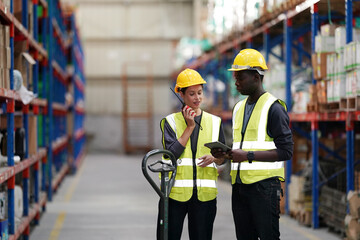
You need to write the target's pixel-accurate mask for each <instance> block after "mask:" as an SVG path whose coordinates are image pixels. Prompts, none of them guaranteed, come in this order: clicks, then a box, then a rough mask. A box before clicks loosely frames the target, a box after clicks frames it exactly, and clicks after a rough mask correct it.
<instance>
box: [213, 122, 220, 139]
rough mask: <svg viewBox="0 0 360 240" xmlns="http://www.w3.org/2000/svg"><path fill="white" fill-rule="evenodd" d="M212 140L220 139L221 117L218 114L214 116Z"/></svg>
mask: <svg viewBox="0 0 360 240" xmlns="http://www.w3.org/2000/svg"><path fill="white" fill-rule="evenodd" d="M212 125H213V130H212V141H213V142H215V141H217V140H219V132H220V118H218V117H216V116H212Z"/></svg>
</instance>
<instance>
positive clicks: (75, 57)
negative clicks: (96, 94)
mask: <svg viewBox="0 0 360 240" xmlns="http://www.w3.org/2000/svg"><path fill="white" fill-rule="evenodd" d="M66 22H67V31H68V35H69V39H70V40H69V55H68V72H70V73H71V74H70V75H71V77H70V79H69V80H70V82H71V84H70V88H69V92H70V93H71V96H72V97H71V100H70V102H71V103H72V104H71V107H70V111H69V112H68V116H67V117H68V134H69V138H70V143H71V144H70V145H69V146H70V148H69V153H70V154H71V159H72V166H71V167H72V168H73V169H74V170H75V171H76V170H77V169H78V168H79V166H80V164H81V162H82V160H83V157H84V153H85V129H84V120H85V109H84V106H85V105H84V102H85V84H86V79H85V72H84V61H83V59H84V51H83V48H82V45H81V41H80V35H79V29H78V28H77V26H76V22H75V15H74V12H73V11H72V10H71V9H69V10H68V12H67V13H66Z"/></svg>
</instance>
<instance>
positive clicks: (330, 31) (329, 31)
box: [320, 24, 339, 37]
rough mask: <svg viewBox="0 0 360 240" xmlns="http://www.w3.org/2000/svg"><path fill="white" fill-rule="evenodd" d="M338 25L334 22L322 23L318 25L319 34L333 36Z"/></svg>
mask: <svg viewBox="0 0 360 240" xmlns="http://www.w3.org/2000/svg"><path fill="white" fill-rule="evenodd" d="M337 27H339V25H336V24H324V25H322V26H321V27H320V33H321V36H327V37H330V36H335V29H336V28H337Z"/></svg>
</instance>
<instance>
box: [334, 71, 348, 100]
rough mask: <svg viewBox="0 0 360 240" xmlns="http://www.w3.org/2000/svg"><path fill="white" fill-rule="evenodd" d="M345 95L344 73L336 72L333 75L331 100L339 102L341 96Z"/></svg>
mask: <svg viewBox="0 0 360 240" xmlns="http://www.w3.org/2000/svg"><path fill="white" fill-rule="evenodd" d="M345 96H346V77H345V73H343V74H338V75H337V76H335V77H334V86H333V101H334V102H339V101H340V99H341V98H345Z"/></svg>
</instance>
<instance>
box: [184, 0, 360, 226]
mask: <svg viewBox="0 0 360 240" xmlns="http://www.w3.org/2000/svg"><path fill="white" fill-rule="evenodd" d="M287 2H288V3H289V4H288V7H287V8H286V9H281V10H279V11H277V12H276V15H273V16H272V17H270V18H269V17H267V19H266V21H264V20H263V21H261V22H260V21H255V22H253V23H252V24H250V25H248V26H245V27H244V31H243V33H237V34H234V36H229V37H228V38H227V39H225V40H224V41H222V42H220V43H218V44H217V45H216V46H214V48H213V49H212V50H211V51H209V52H207V53H205V54H202V55H201V56H200V57H198V58H197V59H195V60H192V61H190V62H188V63H187V64H186V65H185V66H184V68H185V67H189V68H193V69H197V70H198V71H199V72H200V74H201V75H202V76H206V75H207V74H209V73H212V74H214V75H216V74H221V73H219V72H218V71H219V69H227V68H229V65H230V64H231V63H232V60H233V58H234V57H235V55H236V54H237V53H238V52H239V50H240V49H241V48H245V47H252V48H256V49H258V50H259V51H261V50H263V51H264V52H265V59H266V61H268V60H269V55H272V56H274V57H276V58H278V59H280V60H281V61H282V62H284V63H285V66H286V71H285V75H286V76H285V79H286V88H285V89H286V104H287V106H289V107H290V108H291V106H292V95H291V89H290V87H291V78H292V74H293V72H292V71H293V70H292V66H291V63H292V61H293V59H294V56H293V54H292V53H293V52H292V50H293V49H295V51H296V53H297V57H298V59H297V60H298V63H299V65H300V63H303V62H306V63H307V64H308V65H310V63H311V54H312V53H309V52H306V51H305V50H304V46H303V44H304V40H303V37H304V36H306V34H309V33H310V34H311V43H312V46H311V49H312V51H314V48H315V47H314V43H315V36H316V34H317V32H318V30H319V27H320V25H321V24H322V23H324V22H326V21H328V20H329V19H328V10H327V8H328V1H325V0H302V1H287ZM352 2H353V1H351V0H347V1H345V2H342V3H341V2H340V1H333V0H332V1H330V3H331V11H332V18H334V19H339V18H340V19H341V18H344V19H345V22H346V42H347V43H349V42H351V41H352V23H353V16H352V15H353V5H352ZM339 11H340V12H341V11H343V13H339ZM310 19H311V20H310ZM280 44H281V46H282V47H281V50H282V51H281V54H280V55H277V54H275V53H274V52H273V51H272V48H274V47H275V46H277V45H280ZM224 79H226V77H224ZM224 81H225V83H226V80H224ZM312 83H313V84H315V80H314V79H313V80H312ZM227 94H228V92H227V91H225V92H224V96H223V98H224V99H226V98H227ZM215 97H217V96H215ZM214 102H216V101H214ZM223 109H225V111H222V112H217V114H218V115H220V116H221V117H222V118H223V119H224V120H226V121H230V120H231V112H230V111H229V109H228V106H226V105H225V106H224V107H223ZM289 115H290V121H291V123H292V124H291V125H292V128H293V130H294V131H297V130H298V129H296V128H294V127H293V125H295V123H296V122H305V123H307V124H308V123H310V126H311V134H308V133H303V132H302V134H303V135H305V136H306V137H307V138H308V139H309V140H310V141H311V146H312V159H313V170H312V179H314V180H313V181H312V196H313V197H312V227H313V228H318V227H319V209H318V208H319V188H320V187H321V186H322V185H323V184H324V182H322V183H319V173H318V171H317V169H318V166H319V152H318V150H319V147H321V148H323V149H325V151H327V152H330V151H329V149H326V147H325V146H324V145H323V144H321V143H319V139H318V130H319V123H320V122H343V123H345V126H346V129H344V130H345V131H346V149H347V151H346V152H347V156H346V169H342V170H340V171H338V172H336V173H334V174H333V175H331V176H330V177H329V179H332V178H334V177H336V176H337V175H338V174H340V173H343V172H344V171H346V176H347V180H346V182H347V187H346V191H347V192H348V191H350V190H353V189H354V124H355V123H356V122H359V121H360V112H359V111H337V112H332V113H319V112H310V113H306V114H295V113H291V112H290V113H289ZM293 123H294V124H293ZM332 154H334V153H332ZM335 155H336V153H335ZM356 163H358V161H357V162H356ZM356 163H355V164H356ZM291 172H292V162H291V161H287V162H286V184H285V188H286V190H285V193H286V198H285V201H286V202H285V213H286V214H290V212H289V203H288V199H289V198H288V185H289V183H290V177H291ZM329 179H328V180H329Z"/></svg>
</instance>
